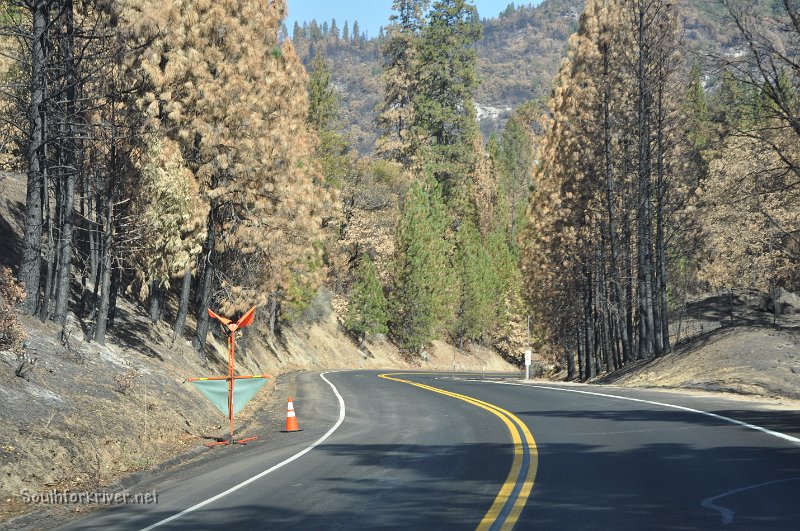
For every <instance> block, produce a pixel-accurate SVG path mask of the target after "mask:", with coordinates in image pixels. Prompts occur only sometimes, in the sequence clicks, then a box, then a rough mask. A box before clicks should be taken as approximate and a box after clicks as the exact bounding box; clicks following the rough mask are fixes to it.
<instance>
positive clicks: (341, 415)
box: [141, 371, 345, 531]
mask: <svg viewBox="0 0 800 531" xmlns="http://www.w3.org/2000/svg"><path fill="white" fill-rule="evenodd" d="M331 372H337V371H331ZM326 374H329V373H328V372H323V373H321V374H320V375H319V376H320V378H322V379H323V380H325V382H327V384H328V385H330V386H331V389H333V394H335V395H336V398H337V399H338V400H339V420H337V421H336V424H334V425H333V427H332V428H331V429H329V430H328V431H327V433H325V435H323V436H322V437H320V438H319V439H317V440H316V442H314V443H313V444H312V445H311V446H309V447H307V448H305V449H304V450H302V451H300V452H298V453H296V454H294V455H293V456H292V457H290V458H288V459H286V460H284V461H281V462H280V463H278V464H277V465H274V466H272V467H270V468H268V469H267V470H264V471H263V472H260V473H259V474H256V475H255V476H253V477H251V478H250V479H246V480H244V481H242V482H241V483H239V484H238V485H234V486H233V487H231V488H229V489H228V490H226V491H224V492H220V493H219V494H217V495H216V496H212V497H211V498H208V499H207V500H204V501H201V502H200V503H197V504H195V505H192V506H191V507H189V508H188V509H184V510H183V511H181V512H179V513H177V514H173V515H172V516H170V517H169V518H164V519H163V520H159V521H158V522H156V523H154V524H152V525H149V526H147V527H145V528H143V529H141V531H149V530H150V529H155V528H156V527H160V526H162V525H164V524H167V523H169V522H172V521H173V520H177V519H178V518H180V517H181V516H185V515H187V514H189V513H191V512H193V511H196V510H197V509H200V508H202V507H205V506H206V505H208V504H209V503H213V502H215V501H217V500H219V499H220V498H224V497H225V496H227V495H228V494H231V493H232V492H235V491H237V490H239V489H241V488H242V487H246V486H247V485H249V484H250V483H252V482H254V481H257V480H259V479H261V478H263V477H264V476H266V475H267V474H269V473H271V472H274V471H275V470H278V469H279V468H281V467H283V466H284V465H288V464H289V463H291V462H292V461H295V460H297V459H300V458H301V457H303V456H304V455H306V454H307V453H308V452H310V451H311V450H313V449H314V448H316V447H317V446H319V445H320V444H322V443H323V442H325V440H326V439H327V438H328V437H330V436H331V435H333V432H335V431H336V430H337V429H338V428H339V426H341V425H342V422H344V417H345V407H344V399H343V398H342V395H340V394H339V390H338V389H336V386H335V385H333V384H332V383H331V381H330V380H328V379H327V378H325V375H326Z"/></svg>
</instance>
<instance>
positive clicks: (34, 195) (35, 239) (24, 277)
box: [19, 0, 48, 315]
mask: <svg viewBox="0 0 800 531" xmlns="http://www.w3.org/2000/svg"><path fill="white" fill-rule="evenodd" d="M30 11H31V19H32V20H33V34H32V38H31V80H30V91H31V93H30V105H29V107H28V124H29V133H28V134H29V138H28V141H29V143H28V149H27V159H28V161H27V162H28V182H27V192H26V195H25V222H24V223H25V225H24V226H25V235H24V239H23V245H22V263H21V264H20V269H19V279H20V281H21V282H22V283H23V284H24V285H25V300H23V301H22V304H21V309H22V311H23V312H24V313H26V314H28V315H34V314H35V313H36V310H37V308H38V307H39V291H40V276H41V270H42V258H41V252H42V221H43V220H42V191H43V190H44V189H45V186H46V183H45V177H44V171H45V160H44V156H43V151H44V135H45V108H44V101H45V97H46V91H47V87H46V77H45V71H46V67H47V65H46V62H47V50H46V40H47V22H48V2H47V0H33V1H32V2H31V3H30Z"/></svg>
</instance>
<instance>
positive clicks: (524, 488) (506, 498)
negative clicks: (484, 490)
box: [379, 374, 539, 531]
mask: <svg viewBox="0 0 800 531" xmlns="http://www.w3.org/2000/svg"><path fill="white" fill-rule="evenodd" d="M379 376H380V377H381V378H383V379H386V380H392V381H395V382H401V383H405V384H408V385H413V386H415V387H419V388H421V389H425V390H428V391H431V392H434V393H439V394H442V395H445V396H449V397H452V398H456V399H458V400H463V401H464V402H467V403H469V404H472V405H473V406H476V407H479V408H481V409H485V410H486V411H488V412H490V413H492V414H493V415H496V416H497V417H499V418H500V419H501V420H502V421H503V423H504V424H505V425H506V427H507V428H508V431H509V433H510V434H511V440H512V442H513V444H514V461H513V463H512V465H511V470H510V471H509V473H508V476H507V477H506V480H505V482H504V483H503V486H502V487H501V488H500V492H498V494H497V496H496V497H495V499H494V502H493V503H492V506H491V507H490V508H489V510H488V511H487V512H486V515H485V516H484V517H483V519H482V520H481V523H480V524H479V525H478V528H477V529H478V531H485V530H492V531H494V530H510V529H512V528H513V527H514V525H515V524H516V522H517V519H519V515H520V513H521V512H522V509H523V508H524V507H525V503H526V502H527V500H528V497H529V496H530V493H531V490H532V489H533V482H534V480H535V478H536V471H537V469H538V466H539V454H538V451H537V448H536V441H535V439H534V438H533V435H532V434H531V432H530V430H529V429H528V427H527V426H526V425H525V423H524V422H522V421H521V420H520V419H519V418H518V417H517V416H516V415H514V414H513V413H511V412H509V411H506V410H505V409H503V408H500V407H497V406H495V405H494V404H490V403H488V402H484V401H483V400H478V399H477V398H474V397H471V396H467V395H462V394H459V393H453V392H452V391H447V390H444V389H440V388H438V387H433V386H430V385H426V384H423V383H419V382H414V381H411V380H405V379H403V378H398V376H404V374H380V375H379Z"/></svg>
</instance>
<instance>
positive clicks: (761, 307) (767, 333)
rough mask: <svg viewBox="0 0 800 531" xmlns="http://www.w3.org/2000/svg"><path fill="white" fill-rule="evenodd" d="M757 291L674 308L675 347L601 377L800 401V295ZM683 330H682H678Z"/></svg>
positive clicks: (709, 297) (698, 300) (715, 296)
mask: <svg viewBox="0 0 800 531" xmlns="http://www.w3.org/2000/svg"><path fill="white" fill-rule="evenodd" d="M775 299H776V301H777V302H778V305H777V306H778V308H779V312H778V314H777V315H776V314H775V306H776V305H775V302H774V301H772V298H770V297H769V296H768V295H766V294H762V293H759V292H757V291H755V290H738V291H734V292H728V293H721V294H713V295H707V296H704V297H698V298H696V299H695V300H694V301H690V303H689V304H688V305H687V306H686V308H685V309H684V310H683V311H681V312H676V313H675V314H673V317H674V321H673V323H672V326H671V332H672V334H674V338H675V339H678V341H677V343H676V345H675V348H674V352H673V353H671V354H669V355H666V356H664V357H661V358H657V359H654V360H650V361H640V362H636V363H634V364H632V365H629V366H627V367H625V369H624V370H622V371H619V372H617V373H614V374H611V375H605V376H601V377H599V378H597V379H596V383H614V384H616V385H624V386H629V387H665V388H681V389H694V390H701V391H712V392H724V393H733V394H737V395H742V396H760V397H770V398H788V399H792V400H800V300H798V298H797V297H796V296H795V295H793V294H791V293H787V292H782V293H780V294H779V295H778V296H777V297H775ZM678 334H680V335H678Z"/></svg>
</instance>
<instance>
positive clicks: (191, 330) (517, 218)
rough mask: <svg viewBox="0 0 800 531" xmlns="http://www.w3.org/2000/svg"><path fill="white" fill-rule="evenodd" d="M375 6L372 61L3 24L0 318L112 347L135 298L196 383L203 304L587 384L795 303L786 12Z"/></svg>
mask: <svg viewBox="0 0 800 531" xmlns="http://www.w3.org/2000/svg"><path fill="white" fill-rule="evenodd" d="M393 8H394V9H393V15H392V17H391V18H390V20H388V21H387V25H386V26H385V27H384V28H383V29H382V31H381V32H380V34H379V35H378V36H377V37H376V38H374V39H368V38H367V37H366V35H365V34H363V33H362V32H361V31H360V30H359V29H358V26H357V24H356V22H355V21H353V22H352V25H350V23H349V22H343V24H342V27H341V29H339V26H338V25H337V23H336V21H330V23H328V22H323V23H322V24H319V23H316V22H313V23H311V24H309V25H307V26H306V27H303V26H300V25H298V26H296V27H294V28H292V30H291V31H289V30H288V29H287V28H285V26H284V24H283V20H284V18H285V15H286V6H285V3H284V2H282V1H266V0H230V1H228V2H224V3H211V2H204V1H196V2H188V3H187V2H177V1H176V2H167V3H164V2H155V1H153V2H133V1H127V0H119V1H116V2H110V3H108V2H106V3H102V4H99V3H95V2H92V1H86V2H83V1H78V0H61V1H57V2H55V1H53V0H26V1H22V0H19V1H15V2H9V3H6V4H4V6H3V23H4V32H3V33H2V35H3V37H2V45H3V49H4V51H5V57H6V59H5V61H4V63H3V64H4V72H3V79H4V85H3V88H4V90H3V103H2V109H3V118H4V122H3V128H2V133H3V135H4V137H3V146H5V153H4V163H5V169H6V170H7V171H21V172H22V173H24V174H25V176H26V178H27V190H26V191H27V196H26V200H25V204H19V205H11V206H10V207H9V211H12V212H17V219H16V222H17V223H18V224H19V226H21V227H22V229H23V231H22V232H23V234H21V235H20V237H19V238H18V239H15V237H14V235H13V234H11V233H12V232H13V231H10V230H6V231H4V232H8V233H9V234H11V235H10V236H9V235H4V241H6V242H7V244H8V245H7V252H5V253H4V261H5V262H6V263H7V264H8V265H9V266H11V267H12V268H13V271H14V273H15V277H16V279H17V280H14V279H13V278H12V277H11V275H9V274H8V273H6V274H4V276H3V277H2V278H3V279H4V280H3V284H4V293H6V295H4V304H5V305H6V306H7V307H8V306H11V305H13V304H16V303H17V302H19V304H20V306H19V308H20V309H21V311H22V312H23V313H25V314H28V315H35V316H37V317H38V318H39V319H41V320H42V321H47V320H52V321H54V322H55V323H57V325H58V326H59V327H60V329H61V336H62V339H63V340H65V341H66V336H67V335H68V334H67V328H68V322H69V320H70V319H77V320H79V321H80V322H81V323H82V324H83V325H84V330H83V332H84V339H86V340H87V341H96V342H98V343H100V344H102V343H103V342H104V341H105V336H106V331H107V330H109V329H113V327H114V324H115V323H114V317H115V311H116V307H117V301H118V300H119V298H121V297H129V298H133V299H134V300H136V301H138V303H139V304H140V305H141V307H142V309H143V310H144V311H146V312H147V314H148V317H149V319H150V322H151V323H153V324H155V323H158V322H166V323H167V324H168V325H169V326H171V327H172V328H173V337H174V338H180V337H187V338H190V339H191V341H192V343H193V345H194V348H195V349H196V351H197V352H198V355H199V357H200V359H205V356H206V352H207V347H206V339H207V336H208V332H209V321H208V314H207V312H206V309H207V308H209V307H214V308H218V309H220V311H222V312H225V313H230V314H236V313H237V312H241V311H243V310H244V309H246V308H248V307H250V306H258V307H260V308H262V309H263V312H264V314H265V315H266V318H265V319H263V321H262V324H261V325H260V327H261V328H260V332H261V333H262V334H264V335H265V336H266V337H280V336H281V333H282V328H284V327H286V326H295V325H298V326H299V325H301V324H302V323H308V322H311V321H313V320H314V319H319V318H321V317H320V316H326V315H329V314H330V312H331V311H334V310H335V311H336V314H337V315H338V317H339V319H340V323H341V326H342V327H343V328H344V329H345V330H347V331H348V333H349V334H351V335H352V337H353V339H354V340H356V341H357V342H358V343H359V345H362V346H363V345H365V344H367V343H368V342H369V340H370V339H371V338H376V337H383V336H388V337H389V338H390V339H391V340H392V341H393V342H394V343H395V344H396V345H398V346H399V347H400V348H401V349H402V350H403V351H404V352H405V353H406V355H407V356H409V358H410V359H414V358H416V357H419V358H424V356H425V355H426V354H425V352H426V348H427V347H428V345H430V344H431V342H432V341H433V340H436V339H446V340H447V341H449V342H450V343H451V344H452V345H454V346H456V347H457V348H459V349H461V348H468V347H469V345H470V344H481V345H484V346H488V347H492V348H495V349H497V350H498V351H499V352H501V353H503V354H504V355H505V356H506V357H508V358H509V359H513V360H516V359H519V357H520V355H521V352H522V351H523V350H524V349H526V348H530V347H531V346H533V347H535V350H537V352H538V353H540V354H541V355H543V356H546V357H547V358H548V359H549V360H550V361H551V362H552V364H553V365H554V366H555V367H556V368H558V367H559V366H563V367H564V368H565V369H566V370H567V372H568V375H569V377H570V378H571V377H578V378H590V377H592V376H594V375H595V374H597V373H598V372H603V371H607V372H610V371H614V370H616V369H619V368H621V367H622V366H624V365H625V364H627V363H629V362H631V361H635V360H638V359H649V358H653V357H657V356H661V355H664V354H667V353H669V352H670V351H671V349H672V346H673V345H672V343H673V338H679V337H680V334H681V332H680V323H678V325H677V326H678V331H677V333H676V331H675V324H674V323H673V321H674V320H673V319H671V316H673V315H674V314H675V312H676V311H677V312H680V308H682V307H683V305H684V304H685V302H686V301H687V300H688V298H689V297H690V296H692V295H694V294H696V293H699V292H701V291H703V290H709V289H711V290H719V289H727V290H729V291H730V290H732V289H734V288H739V287H742V288H757V289H761V290H762V291H765V292H769V293H772V296H771V297H772V298H771V300H772V303H771V304H772V306H771V307H772V308H773V310H772V311H773V312H775V314H776V315H777V314H778V313H779V310H780V308H781V304H780V303H779V301H778V297H777V295H776V294H777V293H778V289H779V288H780V289H785V290H789V291H793V290H796V289H797V281H798V279H797V267H796V264H797V258H798V256H797V252H798V251H797V249H798V247H797V241H798V217H797V216H798V214H797V212H798V208H797V200H798V197H797V194H798V187H797V182H796V176H797V175H798V173H797V166H796V156H797V153H796V145H797V142H796V140H797V138H796V135H797V134H798V133H800V127H798V126H797V123H798V117H797V105H796V101H797V100H796V98H797V92H796V88H797V84H798V81H799V78H798V71H797V66H796V65H797V64H798V62H797V61H796V53H797V45H798V41H797V39H798V31H797V27H796V26H795V25H794V21H796V20H797V18H796V15H797V14H798V8H797V6H796V5H795V4H794V3H793V2H780V3H779V2H762V3H756V4H751V3H747V4H745V3H740V2H737V1H733V0H718V1H717V2H712V3H707V2H702V3H701V2H684V3H672V2H667V1H666V0H636V1H622V0H604V1H601V0H591V1H589V2H587V3H586V5H585V6H583V3H580V2H574V1H573V2H571V1H568V0H562V1H546V2H543V3H542V4H540V5H539V6H537V7H530V6H527V7H515V6H514V5H513V4H512V5H509V7H508V8H507V9H506V10H505V11H504V12H503V13H502V14H501V16H500V17H499V18H497V19H490V20H482V19H481V18H480V16H479V14H478V13H477V11H476V9H475V7H474V5H473V4H472V3H471V2H469V1H467V0H436V1H432V2H428V1H426V0H396V1H395V2H394V4H393ZM570 35H571V36H570ZM490 108H493V109H503V111H502V113H500V114H499V115H498V116H500V115H502V116H504V117H506V118H507V119H506V120H505V121H504V123H503V124H502V126H501V125H500V123H499V122H496V123H494V125H491V127H488V126H486V124H487V123H488V122H486V121H483V122H481V121H480V119H481V117H482V116H485V115H486V112H488V111H487V109H490ZM492 112H493V111H492ZM490 114H491V113H490ZM482 125H483V126H484V127H483V128H484V131H483V132H484V133H486V132H487V131H488V130H495V133H494V134H491V135H490V136H489V137H488V138H487V137H486V136H485V134H482V132H481V127H482ZM365 152H369V153H370V154H369V155H367V156H365V155H364V153H365ZM9 226H10V225H9ZM23 293H24V297H22V294H23ZM20 299H21V300H20ZM767 307H769V304H767V305H765V309H766V308H767ZM679 315H680V313H679ZM5 326H6V328H7V329H8V332H6V333H4V336H3V337H4V338H6V339H4V341H6V343H8V344H9V345H12V346H13V348H15V349H17V350H20V349H22V343H21V342H22V339H21V335H20V334H19V333H18V332H19V330H18V329H17V328H16V327H15V323H14V322H13V319H11V320H10V321H9V323H7V324H6V325H5ZM576 364H577V366H575V365H576Z"/></svg>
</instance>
